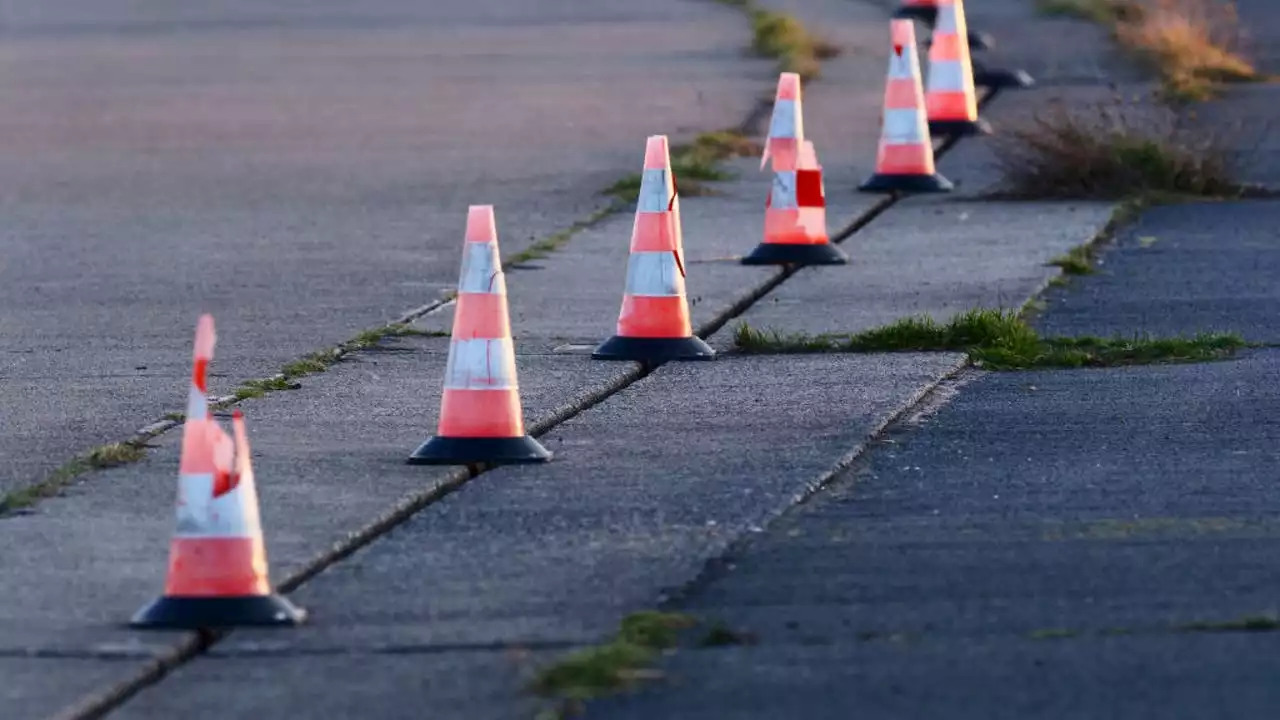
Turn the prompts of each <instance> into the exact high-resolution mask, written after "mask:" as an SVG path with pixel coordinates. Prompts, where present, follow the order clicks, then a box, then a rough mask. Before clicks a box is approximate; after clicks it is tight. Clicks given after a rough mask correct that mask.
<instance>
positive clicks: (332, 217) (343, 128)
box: [0, 0, 773, 491]
mask: <svg viewBox="0 0 1280 720" xmlns="http://www.w3.org/2000/svg"><path fill="white" fill-rule="evenodd" d="M748 37H749V36H748V34H747V31H746V27H745V21H744V19H743V17H742V16H741V14H740V13H738V12H737V11H736V10H734V9H732V8H726V7H724V6H721V5H719V4H716V3H709V2H701V1H697V0H655V1H653V2H644V3H636V2H630V1H628V0H592V2H589V3H583V2H574V1H573V0H539V1H538V2H528V1H527V0H476V1H472V2H465V3H461V2H459V3H454V2H425V3H424V2H413V1H411V0H371V1H370V2H361V3H349V2H332V1H330V0H323V1H319V0H318V1H306V2H303V1H300V0H291V1H289V2H273V3H259V2H245V1H243V0H236V1H235V2H222V3H216V4H206V3H197V4H187V3H149V2H147V3H143V2H129V1H126V0H109V1H105V2H104V1H101V0H48V1H44V0H42V1H41V2H38V3H35V2H23V3H19V2H5V3H3V5H0V105H3V107H4V108H5V111H4V113H3V114H2V115H0V136H2V137H4V138H5V141H4V143H3V146H2V148H0V215H2V216H3V217H4V223H3V229H0V407H3V408H4V410H5V412H4V417H3V420H0V457H2V458H4V462H3V463H0V491H5V490H12V489H13V488H15V487H19V486H22V485H25V484H27V483H29V482H31V481H33V480H36V479H38V478H39V477H41V476H42V475H43V474H45V473H47V472H49V471H50V470H52V469H54V468H56V467H58V466H59V465H61V464H62V463H63V462H65V461H67V460H69V459H70V458H71V457H72V456H73V455H74V454H76V453H78V452H80V451H83V450H87V449H88V448H90V447H92V446H94V445H97V444H100V443H104V442H110V441H115V440H120V439H123V438H125V437H127V436H128V435H129V434H131V433H132V432H133V431H134V430H136V429H137V428H139V427H141V426H142V425H145V424H146V423H148V422H151V421H153V420H156V419H158V418H159V417H160V416H162V415H163V414H164V413H166V412H170V411H177V410H181V406H182V403H183V397H184V394H185V389H184V388H185V383H186V379H185V378H186V375H187V373H188V367H189V362H190V353H191V349H190V348H191V339H192V334H193V331H194V327H195V320H196V317H197V316H198V315H199V314H200V313H201V312H206V311H208V312H213V313H214V314H215V315H216V316H217V319H218V324H219V328H218V329H219V346H218V350H217V356H216V358H215V360H214V366H213V371H214V379H213V381H212V384H213V385H214V386H215V387H214V391H215V392H218V391H221V392H223V393H226V392H228V391H230V390H232V389H233V388H234V386H235V384H236V382H238V381H240V380H243V379H246V378H250V377H263V376H266V375H270V374H271V373H273V372H276V371H278V369H279V367H280V366H281V365H282V364H283V363H285V362H287V361H289V360H292V359H294V358H296V357H298V356H300V355H302V354H305V353H307V352H310V351H313V350H318V349H322V348H324V347H328V346H332V345H334V344H336V343H339V342H341V341H343V340H346V339H347V338H349V337H351V336H353V335H354V334H356V333H357V332H359V331H361V330H364V329H367V328H370V327H375V326H378V325H380V324H382V323H384V322H388V321H392V320H394V319H396V318H397V317H399V316H400V315H402V314H403V313H404V312H406V311H409V310H411V309H413V308H415V307H419V306H422V305H424V304H426V303H429V302H431V301H433V300H435V299H437V298H438V297H439V296H440V293H441V292H442V291H445V290H448V289H451V288H452V286H453V284H454V283H455V282H456V279H457V278H456V276H457V268H458V246H459V244H460V243H461V242H462V230H463V226H464V223H465V217H466V208H467V206H468V205H469V204H489V203H491V204H494V205H496V207H497V217H498V231H499V234H500V237H501V239H502V241H503V249H504V251H506V252H507V253H511V252H515V251H518V250H519V249H521V248H522V247H524V246H526V245H527V244H528V243H529V242H530V241H531V240H532V239H533V238H535V237H545V236H547V235H550V234H552V233H555V232H557V231H559V230H562V229H564V228H566V227H568V226H570V225H571V224H572V223H573V222H574V221H575V220H577V219H580V218H582V217H584V216H586V215H588V214H590V213H591V212H592V211H593V210H595V209H597V208H599V207H601V206H602V205H603V203H604V199H603V198H602V197H601V196H600V195H599V191H600V190H601V189H602V188H604V187H606V186H608V185H609V184H611V183H612V182H614V181H615V180H617V179H618V178H620V177H622V176H624V175H627V174H630V173H632V172H635V171H637V170H638V169H639V168H640V167H641V162H642V160H643V150H644V139H645V137H646V136H647V135H650V134H656V133H667V134H670V135H672V136H673V139H675V140H679V139H681V138H684V139H687V138H689V137H691V136H692V135H693V134H694V133H695V132H698V131H703V130H715V129H719V128H721V127H725V126H732V125H736V124H738V123H739V122H741V121H742V120H743V118H744V117H745V116H746V114H747V113H748V112H749V110H750V108H751V107H752V105H753V104H754V102H755V98H756V96H757V95H758V94H759V92H760V90H761V88H762V87H768V83H769V82H770V80H769V78H770V76H771V75H772V73H773V65H772V63H771V62H769V61H767V60H748V59H744V58H743V57H742V55H743V49H744V43H745V42H746V40H747V39H748ZM220 375H225V376H226V377H222V378H220V377H219V376H220Z"/></svg>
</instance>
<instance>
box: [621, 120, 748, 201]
mask: <svg viewBox="0 0 1280 720" xmlns="http://www.w3.org/2000/svg"><path fill="white" fill-rule="evenodd" d="M762 150H763V148H762V147H761V145H760V143H758V142H756V141H754V140H752V139H750V138H748V137H746V136H745V135H743V134H742V133H741V132H739V131H737V130H717V131H715V132H708V133H702V134H701V135H699V136H698V137H696V138H694V139H693V142H691V143H689V144H688V145H677V146H675V147H672V148H671V174H672V175H673V176H674V177H675V178H676V189H677V190H678V191H679V193H680V194H681V195H683V196H685V197H692V196H695V195H706V194H709V193H710V191H709V189H708V188H707V187H705V186H704V185H703V184H702V183H703V182H714V181H717V180H728V179H730V178H731V177H732V176H731V175H730V174H729V173H728V172H726V171H724V170H723V169H721V168H720V164H721V163H722V162H724V161H725V160H728V159H730V158H734V157H744V156H750V155H758V154H760V152H761V151H762ZM641 180H642V178H641V176H640V174H639V173H636V174H633V175H628V176H627V177H625V178H622V179H621V180H619V181H618V182H616V183H614V184H613V185H611V186H609V187H608V188H606V189H605V190H604V194H605V195H612V196H614V197H616V198H617V199H618V200H620V201H622V202H635V201H636V200H637V199H638V198H639V197H640V183H641Z"/></svg>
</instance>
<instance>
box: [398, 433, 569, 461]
mask: <svg viewBox="0 0 1280 720" xmlns="http://www.w3.org/2000/svg"><path fill="white" fill-rule="evenodd" d="M550 459H551V451H550V450H548V449H546V448H544V447H542V443H539V442H538V441H537V440H534V439H533V438H531V437H529V436H528V435H525V436H523V437H509V438H478V437H442V436H439V435H437V436H435V437H432V438H429V439H428V440H427V441H426V442H424V443H422V445H420V446H419V447H418V449H417V450H414V451H413V454H412V455H410V456H409V460H408V463H409V464H410V465H478V464H480V463H494V464H501V465H514V464H518V463H544V462H547V461H549V460H550Z"/></svg>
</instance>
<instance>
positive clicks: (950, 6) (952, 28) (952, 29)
mask: <svg viewBox="0 0 1280 720" xmlns="http://www.w3.org/2000/svg"><path fill="white" fill-rule="evenodd" d="M956 15H957V13H956V4H955V3H947V4H945V5H943V6H942V7H940V8H938V24H936V25H934V26H933V37H934V38H937V37H938V36H939V35H946V34H948V33H950V34H952V35H955V34H957V33H958V32H959V30H960V23H959V22H958V19H957V17H956Z"/></svg>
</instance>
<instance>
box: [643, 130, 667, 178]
mask: <svg viewBox="0 0 1280 720" xmlns="http://www.w3.org/2000/svg"><path fill="white" fill-rule="evenodd" d="M670 167H671V156H670V152H669V150H668V148H667V136H666V135H650V136H649V140H648V141H647V142H646V143H645V145H644V169H645V170H666V169H668V168H670Z"/></svg>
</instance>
